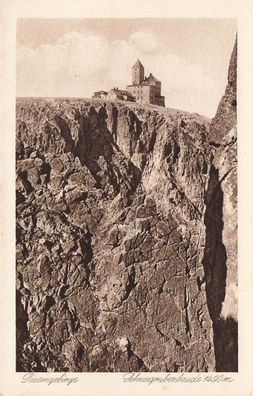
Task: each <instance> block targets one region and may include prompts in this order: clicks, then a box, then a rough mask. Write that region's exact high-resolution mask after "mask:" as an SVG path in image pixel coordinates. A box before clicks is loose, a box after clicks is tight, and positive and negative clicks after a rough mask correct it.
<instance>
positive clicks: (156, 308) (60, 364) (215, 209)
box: [16, 99, 236, 372]
mask: <svg viewBox="0 0 253 396" xmlns="http://www.w3.org/2000/svg"><path fill="white" fill-rule="evenodd" d="M233 106H234V105H233ZM16 115H17V144H16V150H17V154H16V155H17V157H16V158H17V205H16V208H17V233H16V237H17V238H16V239H17V370H18V371H106V372H114V371H173V372H179V371H180V372H182V371H188V372H189V371H214V370H219V369H223V370H224V367H225V366H224V364H225V365H226V362H225V363H224V362H222V363H221V364H220V366H219V363H218V364H217V362H219V359H220V356H221V354H222V353H223V352H222V349H221V346H220V345H219V343H218V344H217V342H216V340H217V338H219V337H217V334H218V333H219V334H221V336H223V335H224V334H225V332H226V331H227V332H228V331H229V330H227V329H230V327H229V325H227V326H228V327H226V329H225V330H224V327H223V328H222V329H221V328H220V327H219V323H220V321H221V310H222V307H221V305H222V303H223V302H224V299H225V302H226V298H227V299H228V300H229V299H230V294H229V293H230V291H229V290H232V288H233V287H232V288H231V285H232V284H233V283H234V280H235V271H234V269H231V271H230V270H229V271H225V269H224V268H225V267H226V268H227V261H226V260H225V258H226V259H227V258H228V257H229V260H230V261H231V263H232V262H233V264H231V268H235V265H234V263H235V255H234V250H233V248H232V245H231V244H230V245H229V240H230V236H231V233H233V232H234V228H233V227H234V225H235V223H234V222H233V221H232V220H231V221H230V220H228V223H226V227H225V228H224V224H225V223H224V218H225V219H226V218H227V219H228V218H229V216H230V215H231V210H232V209H231V206H233V205H232V203H231V202H230V200H229V198H228V196H230V193H231V189H233V188H235V185H236V183H235V179H234V176H232V175H233V173H232V171H231V172H230V171H229V169H230V166H231V161H233V158H234V155H235V153H234V151H233V150H234V148H232V147H234V140H233V144H232V143H231V142H232V140H231V139H234V138H232V137H231V136H232V132H230V133H229V134H227V133H225V132H224V136H223V137H224V140H223V141H222V143H220V142H217V141H216V143H215V145H214V139H210V138H209V134H208V132H209V127H210V122H209V120H207V119H205V118H204V117H201V116H199V115H197V114H189V113H186V112H182V111H177V110H170V109H160V108H157V107H155V106H147V107H142V106H140V105H137V104H134V103H133V104H131V103H129V104H126V103H123V102H121V103H112V102H103V101H99V100H81V99H79V100H77V99H18V100H17V112H16ZM216 119H219V114H218V113H217V115H216ZM217 122H218V121H217ZM217 122H215V121H213V124H212V126H211V128H212V131H213V132H212V133H213V135H215V136H218V134H217V132H214V130H215V128H216V130H217V129H219V126H217ZM210 140H212V141H211V144H210ZM233 166H234V165H233ZM228 171H229V173H228ZM228 174H229V175H230V176H229V177H228ZM221 190H222V192H221ZM215 194H216V195H215ZM222 194H223V198H222V197H221V195H222ZM235 195H236V193H235ZM224 197H227V198H226V199H227V200H229V202H227V201H226V200H225V198H224ZM233 203H234V201H233ZM234 208H235V206H233V210H234ZM229 211H230V212H229ZM233 214H234V212H233ZM217 246H218V249H216V247H217ZM214 251H215V253H214ZM214 257H215V259H213V258H214ZM224 260H225V261H224ZM230 261H229V262H230ZM229 265H230V264H229ZM227 277H228V278H229V279H228V280H229V288H228V287H227V286H228V283H226V279H227ZM226 293H227V294H226ZM225 295H226V296H225ZM225 297H226V298H225ZM223 305H224V304H223ZM223 311H224V315H225V316H226V315H227V317H228V316H229V315H230V313H228V311H226V306H225V305H224V308H223ZM225 312H227V313H225ZM224 315H223V319H222V321H225V319H224V318H225V316H224ZM229 317H230V316H229ZM226 320H227V319H226ZM233 320H235V317H233ZM226 324H227V322H226ZM217 329H218V330H217ZM217 332H218V333H217ZM226 334H227V333H226ZM230 340H231V337H230ZM233 340H234V339H233ZM228 348H229V347H228ZM222 364H223V366H222ZM224 371H226V367H225V370H224Z"/></svg>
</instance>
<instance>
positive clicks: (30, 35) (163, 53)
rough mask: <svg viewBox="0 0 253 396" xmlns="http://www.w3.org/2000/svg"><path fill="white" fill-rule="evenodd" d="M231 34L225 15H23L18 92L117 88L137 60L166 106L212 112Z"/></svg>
mask: <svg viewBox="0 0 253 396" xmlns="http://www.w3.org/2000/svg"><path fill="white" fill-rule="evenodd" d="M235 36H236V21H235V20H232V19H71V20H70V19H22V20H19V21H18V24H17V96H47V97H48V96H71V97H75V96H78V97H91V96H92V94H93V92H94V91H98V90H110V88H113V87H115V86H116V87H119V88H122V89H124V88H125V87H126V85H127V84H130V83H131V66H132V65H133V64H134V63H135V61H136V60H137V59H138V58H139V59H140V60H141V62H142V64H143V66H144V67H145V75H148V74H149V73H152V74H153V75H154V76H155V77H156V78H158V79H159V80H160V81H161V82H162V95H164V96H165V104H166V106H167V107H171V108H177V109H181V110H185V111H190V112H197V113H199V114H202V115H206V116H207V117H213V116H214V114H215V112H216V109H217V105H218V103H219V101H220V98H221V96H222V95H223V93H224V90H225V86H226V81H227V69H228V65H229V59H230V55H231V52H232V49H233V45H234V41H235Z"/></svg>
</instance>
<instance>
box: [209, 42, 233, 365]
mask: <svg viewBox="0 0 253 396" xmlns="http://www.w3.org/2000/svg"><path fill="white" fill-rule="evenodd" d="M236 76H237V43H235V46H234V49H233V52H232V56H231V61H230V65H229V70H228V84H227V87H226V91H225V95H224V96H223V97H222V99H221V101H220V104H219V106H218V109H217V113H216V115H215V117H214V119H213V120H212V123H211V126H210V131H209V139H210V144H211V147H212V155H213V161H212V165H211V169H210V177H209V184H208V189H207V192H206V199H205V201H206V214H205V224H206V248H205V255H204V268H205V272H206V278H207V298H208V305H209V311H210V315H211V318H212V320H213V323H214V345H215V351H216V368H217V370H218V371H237V370H238V329H237V327H238V326H237V128H236V109H237V98H236V86H237V79H236Z"/></svg>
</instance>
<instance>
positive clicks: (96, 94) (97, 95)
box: [93, 91, 108, 99]
mask: <svg viewBox="0 0 253 396" xmlns="http://www.w3.org/2000/svg"><path fill="white" fill-rule="evenodd" d="M107 95H108V92H107V91H97V92H94V95H93V98H98V99H106V97H107Z"/></svg>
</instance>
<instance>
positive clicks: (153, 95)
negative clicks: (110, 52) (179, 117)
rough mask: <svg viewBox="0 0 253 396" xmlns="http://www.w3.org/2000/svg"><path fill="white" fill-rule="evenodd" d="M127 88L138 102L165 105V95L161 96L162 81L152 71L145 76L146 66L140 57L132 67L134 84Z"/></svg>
mask: <svg viewBox="0 0 253 396" xmlns="http://www.w3.org/2000/svg"><path fill="white" fill-rule="evenodd" d="M126 89H127V91H128V92H129V93H131V95H133V97H134V98H135V100H136V102H139V103H151V104H154V105H158V106H165V101H164V96H161V81H159V80H157V78H155V77H154V76H153V75H152V74H151V73H150V74H149V76H148V77H145V74H144V67H143V65H142V64H141V62H140V60H139V59H138V60H137V61H136V62H135V64H134V65H133V67H132V84H131V85H127V87H126Z"/></svg>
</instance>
